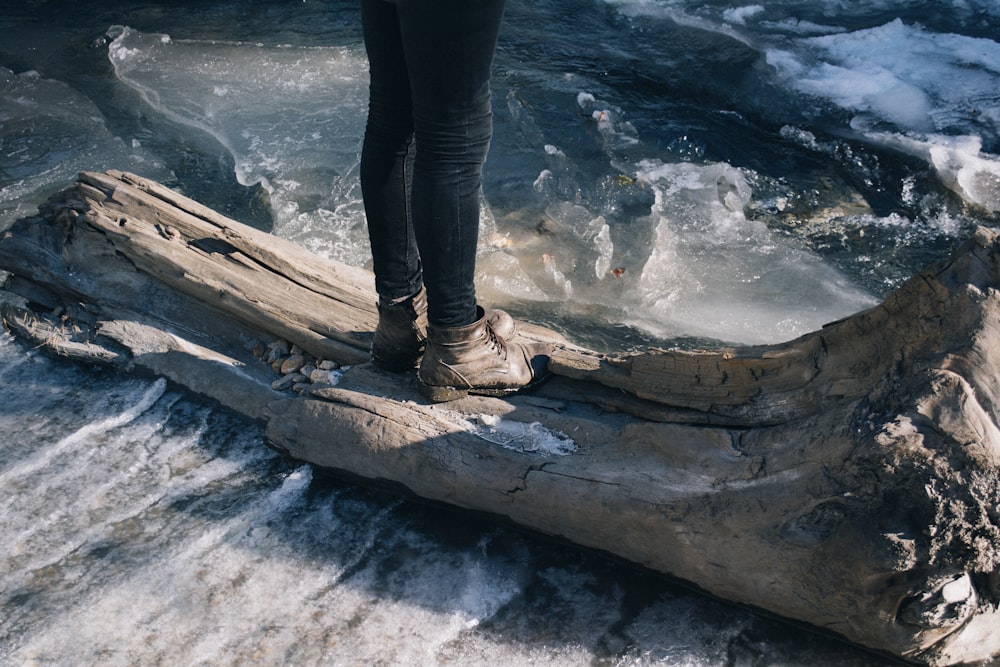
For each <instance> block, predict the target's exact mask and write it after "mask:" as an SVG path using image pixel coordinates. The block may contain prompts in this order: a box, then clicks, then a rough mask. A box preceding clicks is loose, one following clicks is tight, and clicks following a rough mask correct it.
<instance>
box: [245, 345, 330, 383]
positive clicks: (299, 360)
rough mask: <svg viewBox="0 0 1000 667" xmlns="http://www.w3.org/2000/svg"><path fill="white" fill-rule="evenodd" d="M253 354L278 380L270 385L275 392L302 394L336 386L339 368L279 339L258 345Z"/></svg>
mask: <svg viewBox="0 0 1000 667" xmlns="http://www.w3.org/2000/svg"><path fill="white" fill-rule="evenodd" d="M253 355H254V356H255V357H256V358H258V359H260V360H261V361H263V362H264V363H266V364H268V365H269V366H270V367H271V370H273V371H274V372H275V373H276V374H278V375H279V376H280V377H279V378H278V379H277V380H275V381H274V382H272V383H271V389H274V390H275V391H289V390H291V391H294V392H296V393H299V394H301V393H302V392H304V391H305V390H306V389H308V388H309V387H311V386H313V385H317V384H324V385H330V386H333V385H336V384H337V382H338V381H339V380H340V376H341V374H342V373H341V367H340V364H339V363H338V362H336V361H332V360H330V359H315V358H313V357H312V356H310V355H309V354H307V353H306V352H305V351H303V350H302V349H301V348H299V346H298V345H294V344H292V343H289V342H288V341H287V340H284V339H280V338H279V339H278V340H275V341H272V342H270V343H257V344H256V345H255V346H254V348H253Z"/></svg>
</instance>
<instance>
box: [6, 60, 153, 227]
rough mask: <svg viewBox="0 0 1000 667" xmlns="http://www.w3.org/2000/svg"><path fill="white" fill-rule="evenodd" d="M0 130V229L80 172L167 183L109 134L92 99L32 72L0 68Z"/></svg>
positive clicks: (137, 147)
mask: <svg viewBox="0 0 1000 667" xmlns="http://www.w3.org/2000/svg"><path fill="white" fill-rule="evenodd" d="M0 131H2V143H0V229H4V228H6V227H7V226H9V225H10V224H11V223H12V222H13V221H14V220H16V219H18V218H20V217H24V216H27V215H33V214H34V213H35V212H36V210H37V207H38V204H40V203H41V202H42V201H44V199H45V197H47V196H48V195H50V194H52V193H53V192H54V191H55V190H57V189H61V188H62V187H65V184H66V183H69V182H70V181H71V180H72V179H73V178H74V177H75V176H76V174H77V172H79V171H81V170H84V169H90V170H103V169H111V168H115V169H127V170H129V171H133V172H135V173H138V174H141V175H143V176H149V177H150V178H155V179H158V180H161V181H170V180H171V178H172V175H171V174H170V172H169V171H168V170H167V169H166V168H165V167H164V166H163V164H162V163H161V162H160V161H159V160H158V159H157V158H156V157H155V156H154V155H152V154H150V153H148V152H147V151H145V150H144V149H143V147H142V146H141V144H126V143H125V142H124V141H122V140H121V139H120V138H119V137H117V136H115V135H113V134H112V133H111V132H110V131H109V130H108V128H107V125H106V123H105V119H104V117H103V116H102V114H101V113H100V111H98V109H97V107H96V106H95V105H94V103H93V102H92V101H91V100H89V99H88V98H87V97H85V96H84V95H81V94H80V93H79V92H77V91H76V90H74V89H73V88H72V87H71V86H69V85H67V84H66V83H64V82H61V81H55V80H52V79H46V78H44V77H43V76H41V75H40V74H39V73H38V72H36V71H34V70H28V71H25V72H21V73H17V74H15V73H14V72H13V71H11V70H9V69H7V68H5V67H0Z"/></svg>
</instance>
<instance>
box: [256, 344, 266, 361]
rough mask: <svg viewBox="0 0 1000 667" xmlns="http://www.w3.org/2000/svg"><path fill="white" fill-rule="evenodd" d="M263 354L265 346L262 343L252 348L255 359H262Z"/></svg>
mask: <svg viewBox="0 0 1000 667" xmlns="http://www.w3.org/2000/svg"><path fill="white" fill-rule="evenodd" d="M265 354H267V346H265V345H264V343H257V344H256V345H254V346H253V356H254V358H255V359H263V358H264V355H265Z"/></svg>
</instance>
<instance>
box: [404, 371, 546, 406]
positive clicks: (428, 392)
mask: <svg viewBox="0 0 1000 667" xmlns="http://www.w3.org/2000/svg"><path fill="white" fill-rule="evenodd" d="M548 379H549V375H548V374H546V375H545V376H543V377H538V378H535V379H533V380H532V381H531V382H529V383H528V384H526V385H524V386H523V387H495V388H490V387H448V386H441V385H432V384H424V383H423V382H421V383H420V393H421V394H423V396H424V398H426V399H428V400H430V401H432V402H434V403H445V402H447V401H457V400H458V399H460V398H465V397H466V396H469V395H470V394H472V395H473V396H492V397H495V398H502V397H504V396H510V395H511V394H517V393H519V392H522V391H529V390H531V389H534V388H535V387H537V386H538V385H540V384H542V383H543V382H545V381H546V380H548Z"/></svg>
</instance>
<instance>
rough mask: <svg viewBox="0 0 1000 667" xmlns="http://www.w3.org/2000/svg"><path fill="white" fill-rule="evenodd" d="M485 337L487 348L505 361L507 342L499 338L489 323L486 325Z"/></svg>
mask: <svg viewBox="0 0 1000 667" xmlns="http://www.w3.org/2000/svg"><path fill="white" fill-rule="evenodd" d="M486 337H487V338H488V339H489V342H488V344H489V346H490V347H492V348H493V349H494V350H496V351H497V354H498V355H499V356H501V357H503V358H504V359H505V360H506V359H507V341H506V340H504V339H503V338H501V337H500V335H499V334H498V333H497V332H496V331H494V330H493V325H491V324H490V323H489V322H487V323H486Z"/></svg>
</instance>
